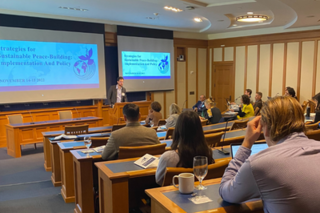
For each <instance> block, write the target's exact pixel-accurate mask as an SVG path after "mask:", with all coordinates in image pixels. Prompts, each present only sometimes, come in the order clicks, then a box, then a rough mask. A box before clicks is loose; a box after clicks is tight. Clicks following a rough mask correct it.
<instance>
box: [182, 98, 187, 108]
mask: <svg viewBox="0 0 320 213" xmlns="http://www.w3.org/2000/svg"><path fill="white" fill-rule="evenodd" d="M186 102H187V100H185V101H184V102H183V105H182V109H183V107H184V105H185V103H186Z"/></svg>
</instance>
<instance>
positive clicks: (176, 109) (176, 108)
mask: <svg viewBox="0 0 320 213" xmlns="http://www.w3.org/2000/svg"><path fill="white" fill-rule="evenodd" d="M169 113H170V115H173V114H178V115H179V114H180V113H181V110H180V107H179V106H178V105H177V104H175V103H173V104H171V105H170V108H169Z"/></svg>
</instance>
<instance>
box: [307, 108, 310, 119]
mask: <svg viewBox="0 0 320 213" xmlns="http://www.w3.org/2000/svg"><path fill="white" fill-rule="evenodd" d="M306 117H310V106H308V107H307V115H306Z"/></svg>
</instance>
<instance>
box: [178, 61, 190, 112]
mask: <svg viewBox="0 0 320 213" xmlns="http://www.w3.org/2000/svg"><path fill="white" fill-rule="evenodd" d="M177 94H179V95H177V96H176V98H177V104H178V105H179V106H180V107H183V108H185V107H186V104H185V103H184V102H185V101H186V99H187V97H186V62H178V63H177Z"/></svg>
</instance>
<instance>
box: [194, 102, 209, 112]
mask: <svg viewBox="0 0 320 213" xmlns="http://www.w3.org/2000/svg"><path fill="white" fill-rule="evenodd" d="M195 108H198V114H199V115H201V113H202V112H204V111H205V110H206V106H205V105H204V102H201V101H198V102H197V103H196V104H195V105H194V106H193V107H192V109H195Z"/></svg>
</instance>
